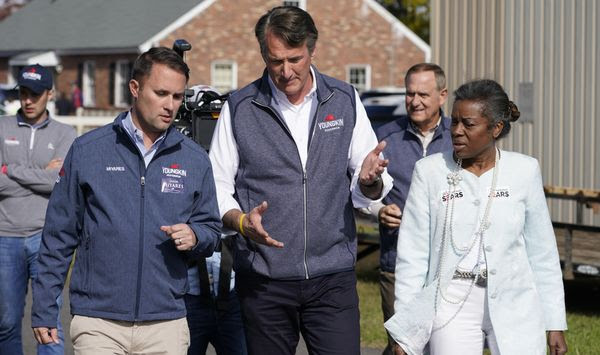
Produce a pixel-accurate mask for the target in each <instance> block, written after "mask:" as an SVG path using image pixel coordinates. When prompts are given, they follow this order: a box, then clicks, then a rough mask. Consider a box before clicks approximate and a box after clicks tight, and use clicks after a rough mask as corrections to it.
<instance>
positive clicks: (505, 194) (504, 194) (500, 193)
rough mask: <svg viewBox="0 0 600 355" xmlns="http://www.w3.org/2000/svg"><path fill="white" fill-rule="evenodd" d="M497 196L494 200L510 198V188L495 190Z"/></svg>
mask: <svg viewBox="0 0 600 355" xmlns="http://www.w3.org/2000/svg"><path fill="white" fill-rule="evenodd" d="M495 192H496V194H495V195H494V198H509V197H510V189H509V188H508V186H506V187H498V188H496V190H495Z"/></svg>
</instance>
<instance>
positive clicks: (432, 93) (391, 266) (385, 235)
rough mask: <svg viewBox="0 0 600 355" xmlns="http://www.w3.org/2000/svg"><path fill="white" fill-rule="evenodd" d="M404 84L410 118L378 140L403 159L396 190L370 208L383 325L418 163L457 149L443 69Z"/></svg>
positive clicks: (428, 68)
mask: <svg viewBox="0 0 600 355" xmlns="http://www.w3.org/2000/svg"><path fill="white" fill-rule="evenodd" d="M404 83H405V85H406V101H405V104H406V112H407V114H406V115H402V116H400V117H398V118H397V119H395V120H394V121H392V122H389V123H387V124H384V125H382V126H379V127H377V129H375V134H376V135H377V139H378V140H379V141H383V140H385V141H386V143H387V145H386V146H385V149H384V150H383V153H384V155H385V156H387V157H402V158H401V159H391V161H390V163H389V165H388V167H387V168H388V172H389V174H390V175H391V176H392V177H393V178H394V187H393V188H392V190H391V191H390V193H389V194H388V195H387V196H386V197H385V198H384V199H383V201H382V203H381V204H378V205H376V206H371V210H372V212H373V214H375V215H376V216H377V217H378V221H379V237H380V243H379V245H380V259H379V260H380V263H379V266H380V273H379V286H380V291H381V309H382V311H383V319H384V321H387V320H388V319H390V317H392V316H393V315H394V282H395V278H394V270H395V268H396V245H397V242H398V227H399V226H400V223H401V221H402V210H403V209H404V204H405V202H406V196H407V195H408V188H409V186H410V180H411V177H412V173H413V169H414V167H415V163H416V162H417V160H419V159H421V158H423V157H425V156H428V155H432V154H435V153H439V152H442V151H445V150H449V149H452V140H451V138H450V118H448V117H446V116H445V115H444V112H443V111H442V106H443V105H444V103H445V102H446V98H447V96H448V90H447V89H446V75H445V74H444V71H443V70H442V68H440V67H439V66H438V65H436V64H433V63H419V64H415V65H413V66H412V67H411V68H410V69H408V71H407V72H406V76H405V78H404ZM407 238H410V236H407ZM398 276H399V277H402V275H398ZM394 344H395V342H394V340H393V339H392V338H391V337H390V336H389V335H388V345H387V346H386V348H385V350H384V352H383V354H386V355H389V354H392V349H393V346H394Z"/></svg>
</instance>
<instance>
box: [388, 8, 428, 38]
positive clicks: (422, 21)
mask: <svg viewBox="0 0 600 355" xmlns="http://www.w3.org/2000/svg"><path fill="white" fill-rule="evenodd" d="M377 2H379V3H380V4H381V5H382V6H383V7H385V8H386V9H387V10H388V11H389V12H391V13H392V15H394V16H396V17H397V18H398V19H399V20H400V21H402V23H404V24H405V25H406V27H408V28H410V29H411V30H412V31H413V32H414V33H416V34H417V35H418V36H419V37H421V39H423V40H424V41H425V42H427V43H429V0H377Z"/></svg>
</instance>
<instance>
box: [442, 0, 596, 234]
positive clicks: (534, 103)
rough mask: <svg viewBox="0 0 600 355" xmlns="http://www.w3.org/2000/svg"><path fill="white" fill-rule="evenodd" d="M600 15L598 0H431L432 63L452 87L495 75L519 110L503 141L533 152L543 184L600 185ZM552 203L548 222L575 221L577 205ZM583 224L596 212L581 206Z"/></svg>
mask: <svg viewBox="0 0 600 355" xmlns="http://www.w3.org/2000/svg"><path fill="white" fill-rule="evenodd" d="M598 19H600V1H596V0H552V1H551V0H452V1H447V0H431V20H432V21H431V49H432V58H433V59H432V61H433V62H436V63H438V64H440V65H441V66H442V67H443V68H444V70H445V71H446V75H447V76H448V88H449V91H450V92H452V91H453V90H455V89H456V88H457V87H458V86H459V85H460V84H461V83H463V82H465V81H467V80H470V79H477V78H492V79H495V80H497V81H499V82H500V83H501V84H502V85H503V86H504V87H505V89H506V90H507V91H508V93H509V97H510V98H511V99H512V100H513V101H515V102H516V103H517V105H518V106H519V109H520V110H521V112H522V114H523V116H522V117H521V119H522V120H523V121H522V122H521V120H519V121H518V122H517V123H516V124H513V130H512V132H511V133H510V135H509V136H508V137H507V138H505V139H504V140H503V141H502V143H501V146H502V147H503V148H504V149H508V150H514V151H518V152H522V153H525V154H529V155H532V156H534V157H536V158H537V159H538V160H539V161H540V164H541V167H542V172H543V175H544V183H545V184H546V185H556V186H565V187H577V188H588V189H597V190H600V122H598V120H600V77H599V76H600V43H599V41H600V36H599V34H598V32H599V31H600V26H599V24H598V22H597V21H598ZM523 84H525V85H523ZM527 87H529V88H530V89H532V91H531V90H530V92H531V93H532V96H531V98H532V100H527V95H525V94H524V93H525V91H521V90H520V88H527ZM520 91H521V94H520V93H519V92H520ZM451 103H452V99H450V100H449V104H448V105H451ZM524 116H525V117H524ZM596 138H599V139H596ZM515 173H517V172H515ZM549 201H551V203H550V207H551V212H552V219H553V220H556V221H565V222H574V221H575V217H574V216H575V204H574V203H572V202H556V200H549ZM584 223H586V224H593V225H600V214H596V215H594V214H593V213H592V211H591V209H585V217H584Z"/></svg>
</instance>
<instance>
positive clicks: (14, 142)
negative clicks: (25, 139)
mask: <svg viewBox="0 0 600 355" xmlns="http://www.w3.org/2000/svg"><path fill="white" fill-rule="evenodd" d="M4 144H6V145H19V144H21V142H19V141H18V140H17V138H16V137H8V138H6V139H5V140H4Z"/></svg>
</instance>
